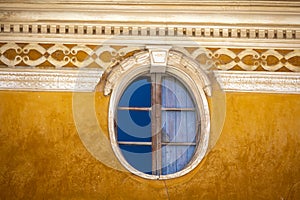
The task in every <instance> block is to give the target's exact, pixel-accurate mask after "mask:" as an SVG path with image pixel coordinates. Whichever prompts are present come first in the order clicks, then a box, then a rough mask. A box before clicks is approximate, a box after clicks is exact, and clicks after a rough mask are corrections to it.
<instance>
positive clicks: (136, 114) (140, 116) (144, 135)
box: [117, 110, 151, 142]
mask: <svg viewBox="0 0 300 200" xmlns="http://www.w3.org/2000/svg"><path fill="white" fill-rule="evenodd" d="M150 115H151V112H150V111H136V110H118V119H117V124H118V127H117V133H118V134H117V136H118V141H132V142H151V118H150Z"/></svg>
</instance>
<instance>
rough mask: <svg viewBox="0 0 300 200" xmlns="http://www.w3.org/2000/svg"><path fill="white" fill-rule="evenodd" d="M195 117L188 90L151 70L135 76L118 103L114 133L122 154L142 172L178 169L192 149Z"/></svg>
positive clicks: (174, 79) (162, 172)
mask: <svg viewBox="0 0 300 200" xmlns="http://www.w3.org/2000/svg"><path fill="white" fill-rule="evenodd" d="M150 80H152V81H150ZM197 118H198V115H197V109H196V108H195V104H194V101H193V98H192V96H191V94H190V92H189V91H188V90H187V88H186V87H185V86H184V85H183V84H182V83H181V81H179V80H178V79H176V78H175V77H172V76H169V75H161V74H151V75H149V76H141V77H139V78H137V79H135V80H134V81H132V82H131V83H130V84H129V85H128V86H127V88H126V89H125V90H124V92H123V94H122V96H121V98H120V100H119V103H118V109H117V119H116V123H117V124H116V126H117V128H116V135H117V143H118V145H119V148H120V149H121V153H122V156H123V157H124V158H125V160H126V161H127V162H128V163H129V164H130V165H131V166H132V167H133V168H135V169H136V170H138V171H140V172H142V173H145V174H149V175H150V174H152V175H158V176H160V175H168V174H173V173H176V172H178V171H181V170H182V169H184V168H185V167H186V166H187V165H188V164H189V163H190V161H191V159H192V157H193V154H194V152H195V150H196V145H197V141H196V140H197V138H198V136H197V135H199V129H198V127H197V126H198V124H199V123H197V121H198V120H197ZM150 158H151V159H150Z"/></svg>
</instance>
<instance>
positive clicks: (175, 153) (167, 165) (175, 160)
mask: <svg viewBox="0 0 300 200" xmlns="http://www.w3.org/2000/svg"><path fill="white" fill-rule="evenodd" d="M194 151H195V146H172V145H164V146H163V147H162V175H167V174H173V173H175V172H178V171H180V170H182V169H183V168H184V167H185V166H186V165H187V164H188V163H189V162H190V160H191V159H192V157H193V155H194Z"/></svg>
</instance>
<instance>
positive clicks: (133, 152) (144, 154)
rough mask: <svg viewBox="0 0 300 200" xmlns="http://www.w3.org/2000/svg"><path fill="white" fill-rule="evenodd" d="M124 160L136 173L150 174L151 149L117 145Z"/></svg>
mask: <svg viewBox="0 0 300 200" xmlns="http://www.w3.org/2000/svg"><path fill="white" fill-rule="evenodd" d="M119 146H120V149H121V151H122V154H123V156H124V158H125V159H126V160H127V162H128V163H129V164H130V165H131V166H132V167H134V168H135V169H137V170H138V171H141V172H144V173H146V174H152V152H151V151H152V148H151V146H142V145H139V146H137V145H119Z"/></svg>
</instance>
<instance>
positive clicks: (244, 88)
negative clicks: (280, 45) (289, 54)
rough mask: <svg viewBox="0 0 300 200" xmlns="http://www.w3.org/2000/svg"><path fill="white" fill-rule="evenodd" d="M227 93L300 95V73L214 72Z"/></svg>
mask: <svg viewBox="0 0 300 200" xmlns="http://www.w3.org/2000/svg"><path fill="white" fill-rule="evenodd" d="M214 74H215V77H216V79H217V81H218V83H219V84H220V87H221V88H222V89H223V90H224V91H227V92H259V93H284V94H300V73H288V72H276V73H274V72H240V71H214Z"/></svg>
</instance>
